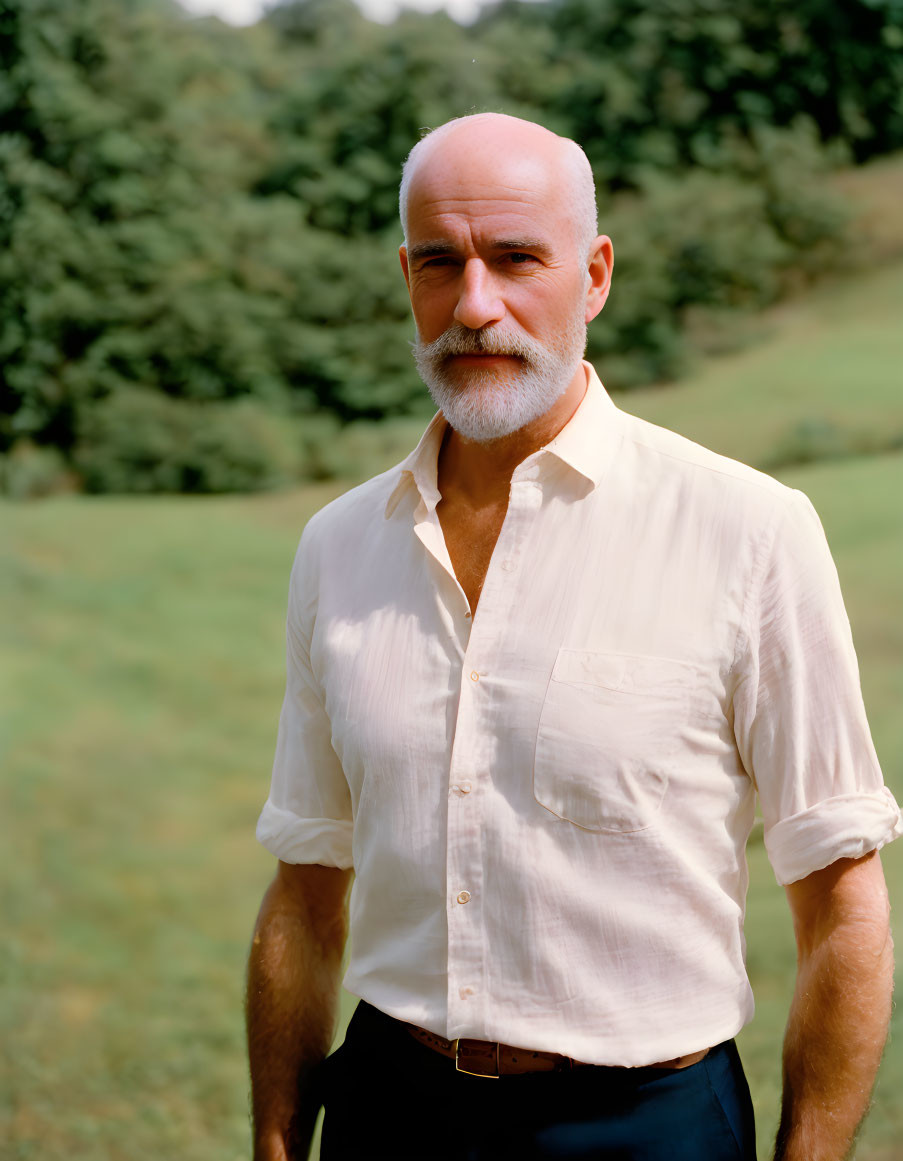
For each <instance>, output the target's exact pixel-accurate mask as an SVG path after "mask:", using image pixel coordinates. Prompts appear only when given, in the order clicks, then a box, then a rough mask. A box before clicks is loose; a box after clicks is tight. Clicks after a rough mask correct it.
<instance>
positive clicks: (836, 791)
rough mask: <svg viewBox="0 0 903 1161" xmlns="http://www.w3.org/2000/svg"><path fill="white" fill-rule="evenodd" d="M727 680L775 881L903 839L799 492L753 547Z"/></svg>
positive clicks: (821, 540) (833, 592) (842, 613)
mask: <svg viewBox="0 0 903 1161" xmlns="http://www.w3.org/2000/svg"><path fill="white" fill-rule="evenodd" d="M734 673H735V686H734V693H733V711H734V735H735V738H736V742H737V748H738V751H739V753H740V757H741V759H742V761H743V764H744V766H745V768H746V770H747V772H748V773H749V775H750V777H751V778H752V779H753V780H754V782H755V785H756V789H757V791H758V794H759V800H760V803H761V808H762V815H763V819H764V824H765V847H766V850H767V852H768V857H769V859H770V861H771V865H772V867H773V868H774V872H775V875H776V876H777V879H778V882H779V883H782V884H787V883H792V882H795V881H796V880H798V879H802V878H804V877H805V876H806V875H808V874H811V873H812V872H813V871H817V870H820V869H821V868H822V867H826V866H828V865H829V864H830V863H833V862H835V861H836V860H837V859H841V858H858V857H860V856H862V855H864V854H867V853H868V852H869V851H872V850H877V849H879V848H880V847H882V846H884V845H885V844H886V843H888V842H890V841H891V840H892V839H894V838H897V837H898V836H899V835H900V834H903V818H901V814H900V810H899V807H898V806H897V803H896V801H895V800H894V797H893V795H892V794H891V792H890V791H889V790H888V789H887V787H886V786H885V785H884V779H883V776H882V773H881V768H880V766H879V764H878V757H877V755H876V753H875V747H874V745H873V743H872V738H871V734H870V731H869V726H868V721H867V719H866V714H865V706H864V704H863V700H862V691H861V688H860V683H859V667H858V664H857V661H856V653H855V650H854V648H853V638H852V633H851V631H850V623H849V619H848V617H847V614H846V610H845V608H844V604H843V598H842V596H841V591H840V583H839V581H838V577H837V570H836V568H835V567H834V562H833V560H832V559H831V553H830V550H829V548H828V544H827V541H826V539H825V534H824V530H823V529H822V526H821V522H820V521H819V518H818V515H817V514H816V512H815V509H814V508H813V506H812V504H811V503H810V501H809V499H808V497H807V496H805V495H804V494H803V493H802V492H799V491H796V490H793V491H791V492H789V494H788V496H787V499H786V502H785V506H784V508H783V511H782V512H781V513H780V514H779V515H778V516H777V517H776V519H775V521H774V523H773V525H772V527H771V529H770V530H769V532H768V534H767V535H766V536H765V537H764V538H763V541H762V543H761V544H760V551H759V558H758V564H757V569H756V575H755V576H754V578H753V581H752V583H751V585H750V589H749V597H748V600H747V605H746V608H745V609H744V614H743V620H742V624H741V628H740V633H739V635H738V640H737V653H736V656H735V663H734Z"/></svg>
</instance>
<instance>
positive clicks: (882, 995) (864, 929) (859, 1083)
mask: <svg viewBox="0 0 903 1161" xmlns="http://www.w3.org/2000/svg"><path fill="white" fill-rule="evenodd" d="M892 990H893V944H892V942H891V939H890V934H889V929H888V926H887V924H886V922H883V921H882V920H881V919H880V918H879V919H872V920H866V921H852V922H845V923H841V924H839V925H837V926H836V927H834V928H833V930H831V931H830V933H829V934H828V935H827V937H826V938H823V939H821V940H820V941H818V942H817V943H816V944H815V945H814V946H813V947H812V948H811V949H810V950H808V951H807V952H806V953H805V954H804V955H802V956H801V958H800V963H799V968H798V973H797V985H796V991H795V994H794V998H793V1005H792V1008H791V1012H790V1019H789V1022H788V1025H787V1032H786V1036H785V1040H784V1098H783V1103H782V1110H781V1125H780V1129H779V1131H778V1139H777V1145H776V1149H775V1161H842V1159H843V1158H844V1157H846V1156H847V1154H848V1152H849V1149H850V1146H851V1144H852V1142H853V1138H854V1136H855V1133H856V1129H857V1128H858V1126H859V1123H860V1122H861V1120H862V1118H863V1117H864V1116H865V1113H866V1111H867V1109H868V1103H869V1097H870V1094H871V1091H872V1086H873V1083H874V1080H875V1074H876V1072H877V1070H878V1064H879V1062H880V1059H881V1053H882V1051H883V1048H884V1042H885V1039H886V1037H887V1029H888V1024H889V1021H890V1008H891V993H892Z"/></svg>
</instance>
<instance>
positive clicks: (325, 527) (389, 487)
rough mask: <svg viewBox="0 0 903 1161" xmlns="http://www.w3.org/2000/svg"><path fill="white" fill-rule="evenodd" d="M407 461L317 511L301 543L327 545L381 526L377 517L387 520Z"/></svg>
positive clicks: (380, 519)
mask: <svg viewBox="0 0 903 1161" xmlns="http://www.w3.org/2000/svg"><path fill="white" fill-rule="evenodd" d="M403 462H404V461H402V463H398V464H395V465H394V467H391V468H389V469H388V470H387V471H385V472H381V473H380V474H379V475H378V476H373V477H372V478H371V479H369V480H365V481H364V483H363V484H358V485H356V486H355V487H353V488H349V489H348V491H347V492H343V493H342V495H341V496H337V497H336V498H335V499H334V500H330V502H329V503H328V504H325V505H324V506H323V507H322V508H320V509H319V511H317V512H315V513H314V514H313V516H311V518H310V519H309V520H308V522H307V524H306V525H305V526H304V531H303V533H302V535H301V544H302V545H304V546H306V547H310V548H312V547H313V546H314V545H317V546H320V547H325V546H327V545H329V544H330V543H332V542H333V541H335V540H336V539H338V540H341V541H347V540H348V538H349V537H355V536H359V535H361V534H364V533H367V532H369V531H370V530H371V529H372V528H373V527H374V526H376V527H379V525H378V524H377V521H379V522H382V521H383V519H384V517H385V514H386V505H387V504H388V502H389V499H390V497H391V496H392V495H393V493H394V492H395V489H396V487H397V486H398V485H399V484H400V483H401V481H402V478H403V473H404V468H403Z"/></svg>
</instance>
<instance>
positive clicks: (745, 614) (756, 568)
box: [730, 497, 790, 676]
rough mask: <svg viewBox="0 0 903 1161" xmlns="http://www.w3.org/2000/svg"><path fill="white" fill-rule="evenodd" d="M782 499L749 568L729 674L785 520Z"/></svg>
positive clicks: (786, 506) (785, 507) (786, 502)
mask: <svg viewBox="0 0 903 1161" xmlns="http://www.w3.org/2000/svg"><path fill="white" fill-rule="evenodd" d="M780 499H781V500H782V501H783V503H782V506H781V508H780V510H779V511H778V512H777V514H776V515H775V517H774V519H773V520H772V521H771V523H770V524H769V526H768V528H767V529H766V531H765V533H764V534H763V536H762V539H761V541H760V544H759V549H758V552H757V554H756V559H755V561H754V562H753V567H752V570H751V576H750V582H749V587H748V588H747V590H746V597H745V598H744V601H743V608H742V609H741V611H740V620H739V623H738V625H737V634H736V636H735V638H734V648H733V652H732V656H731V667H730V675H731V676H733V674H734V673H735V672H736V669H737V665H738V662H739V659H740V642H741V639H742V638H743V634H744V632H745V633H746V636H747V638H749V637H750V636H751V633H750V631H749V627H748V620H749V613H750V609H751V608H752V606H753V604H754V598H755V599H756V600H758V601H761V596H762V588H763V587H764V584H765V573H766V565H767V563H768V561H769V559H770V557H771V554H772V550H773V549H774V544H775V540H776V539H777V532H778V527H779V525H780V524H781V523H782V522H783V521H784V520H786V518H787V512H788V510H789V508H790V500H789V498H784V497H780Z"/></svg>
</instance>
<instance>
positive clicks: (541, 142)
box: [399, 113, 598, 257]
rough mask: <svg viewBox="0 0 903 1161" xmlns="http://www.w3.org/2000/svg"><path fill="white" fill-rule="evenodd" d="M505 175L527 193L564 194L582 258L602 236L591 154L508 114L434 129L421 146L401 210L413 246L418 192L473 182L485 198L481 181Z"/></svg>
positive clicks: (411, 159) (412, 157)
mask: <svg viewBox="0 0 903 1161" xmlns="http://www.w3.org/2000/svg"><path fill="white" fill-rule="evenodd" d="M500 171H504V172H505V173H506V174H507V175H509V176H508V180H509V181H510V182H512V183H515V184H516V186H519V187H521V188H533V187H535V186H537V185H538V186H546V187H548V188H549V189H555V190H557V191H558V195H559V196H560V197H561V199H562V200H563V202H564V204H565V206H566V210H567V215H568V217H569V218H570V220H571V222H572V228H573V231H574V238H575V242H576V244H577V247H578V250H579V251H580V253H581V257H582V256H584V255H586V254H587V253H588V252H589V250H590V246H591V244H592V242H593V240H594V239H595V237H596V234H597V232H598V231H597V222H596V191H595V186H594V184H593V174H592V170H591V168H590V164H589V162H588V161H587V159H586V154H585V153H584V152H583V150H582V149H581V148H580V146H579V145H577V143H576V142H574V141H571V140H570V139H569V138H567V137H559V136H558V135H557V134H555V133H552V132H551V131H550V130H548V129H545V128H543V126H542V125H537V124H535V123H534V122H533V121H524V120H521V118H520V117H509V116H507V115H505V114H503V113H476V114H474V115H472V116H469V117H459V118H457V119H456V120H454V121H448V122H446V123H445V124H444V125H440V126H439V128H438V129H434V130H433V131H432V132H431V133H429V134H428V135H427V136H426V137H424V138H422V140H420V141H418V142H417V144H416V145H415V146H414V148H413V149H412V150H411V152H410V153H409V154H408V158H407V160H406V161H405V163H404V169H403V170H402V176H401V188H400V190H399V210H400V214H401V224H402V228H403V229H404V234H405V242H407V240H408V206H409V203H410V200H411V194H412V190H414V189H415V188H417V189H418V190H419V189H421V188H422V187H423V186H424V185H427V184H433V185H435V184H436V183H439V182H445V183H446V184H447V183H448V181H449V177H450V175H453V177H454V179H455V180H456V183H457V184H458V186H459V187H461V186H463V185H464V184H465V183H466V182H467V180H468V178H469V179H470V183H471V186H472V188H473V189H474V196H479V188H480V175H481V174H485V175H492V176H495V175H496V174H498V173H499V172H500Z"/></svg>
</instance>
